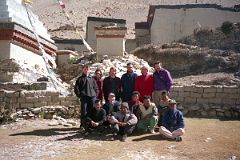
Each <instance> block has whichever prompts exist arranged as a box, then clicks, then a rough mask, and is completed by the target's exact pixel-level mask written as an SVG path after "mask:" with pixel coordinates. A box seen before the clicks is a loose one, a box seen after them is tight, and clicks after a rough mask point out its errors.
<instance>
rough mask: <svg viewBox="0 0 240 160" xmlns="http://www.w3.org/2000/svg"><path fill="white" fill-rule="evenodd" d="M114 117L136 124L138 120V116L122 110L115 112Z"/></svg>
mask: <svg viewBox="0 0 240 160" xmlns="http://www.w3.org/2000/svg"><path fill="white" fill-rule="evenodd" d="M114 117H115V118H116V119H117V120H118V121H119V122H125V123H127V124H128V125H136V124H137V122H138V119H137V117H136V116H135V115H134V114H133V113H131V112H128V113H125V114H124V113H122V112H121V111H118V112H117V113H114Z"/></svg>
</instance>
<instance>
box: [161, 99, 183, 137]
mask: <svg viewBox="0 0 240 160" xmlns="http://www.w3.org/2000/svg"><path fill="white" fill-rule="evenodd" d="M168 103H169V105H168V109H167V111H166V112H165V114H164V115H163V119H162V126H160V128H159V132H160V134H161V135H164V136H166V137H167V138H170V139H175V140H176V141H182V137H181V136H182V135H183V134H184V133H185V130H184V127H185V124H184V119H183V114H182V112H181V111H179V110H178V109H177V108H176V107H177V102H176V101H175V100H173V99H170V100H169V101H168Z"/></svg>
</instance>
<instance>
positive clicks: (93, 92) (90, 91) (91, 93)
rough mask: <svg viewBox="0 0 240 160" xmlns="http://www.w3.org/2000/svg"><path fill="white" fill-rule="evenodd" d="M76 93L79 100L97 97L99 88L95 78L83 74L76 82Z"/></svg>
mask: <svg viewBox="0 0 240 160" xmlns="http://www.w3.org/2000/svg"><path fill="white" fill-rule="evenodd" d="M74 92H75V94H76V95H77V96H78V97H79V98H80V97H81V96H88V97H96V96H97V93H98V86H97V83H96V81H95V79H94V78H93V77H91V76H87V75H85V74H82V75H81V76H80V77H79V78H78V79H77V80H76V83H75V86H74Z"/></svg>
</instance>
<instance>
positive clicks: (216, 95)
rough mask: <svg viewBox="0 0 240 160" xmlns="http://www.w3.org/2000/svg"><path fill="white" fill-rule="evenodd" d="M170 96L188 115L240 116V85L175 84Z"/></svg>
mask: <svg viewBox="0 0 240 160" xmlns="http://www.w3.org/2000/svg"><path fill="white" fill-rule="evenodd" d="M170 97H171V98H173V99H176V100H177V101H178V102H179V103H180V104H179V109H180V110H182V111H183V113H184V114H185V115H186V116H194V117H219V118H238V119H239V118H240V87H239V86H196V85H194V86H174V88H173V89H172V91H171V95H170Z"/></svg>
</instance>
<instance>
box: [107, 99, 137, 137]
mask: <svg viewBox="0 0 240 160" xmlns="http://www.w3.org/2000/svg"><path fill="white" fill-rule="evenodd" d="M137 122H138V120H137V117H136V116H135V115H134V114H133V113H131V112H130V111H129V106H128V103H127V102H123V103H122V104H121V107H120V111H118V112H117V113H114V115H113V116H111V118H110V123H111V124H112V130H113V136H114V137H116V136H117V134H118V135H121V136H122V138H121V141H126V139H127V136H128V135H130V134H132V132H133V130H134V129H135V126H136V124H137Z"/></svg>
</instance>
